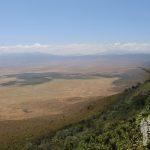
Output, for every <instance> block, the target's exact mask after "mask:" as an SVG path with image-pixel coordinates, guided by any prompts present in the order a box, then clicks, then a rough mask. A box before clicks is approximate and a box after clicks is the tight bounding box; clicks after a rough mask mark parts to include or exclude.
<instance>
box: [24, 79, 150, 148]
mask: <svg viewBox="0 0 150 150" xmlns="http://www.w3.org/2000/svg"><path fill="white" fill-rule="evenodd" d="M115 98H117V99H118V100H119V101H118V103H117V104H115V105H113V106H111V107H109V108H108V109H107V110H106V111H103V112H100V113H98V114H96V115H94V116H93V117H92V118H90V119H87V120H83V121H81V122H80V123H77V124H74V125H70V126H67V127H65V128H64V129H61V130H59V131H57V132H56V133H55V134H54V135H52V136H50V135H47V136H46V137H44V138H41V139H38V140H36V141H33V142H31V143H28V144H27V145H26V146H25V147H24V149H26V150H35V149H37V150H111V149H112V150H116V149H121V150H123V149H124V150H126V149H132V150H142V149H143V150H144V149H145V147H144V146H143V138H142V133H141V129H140V128H141V126H140V124H141V121H142V120H143V119H144V118H147V117H148V116H149V114H150V80H147V81H145V82H144V83H143V84H137V86H133V87H132V88H130V89H127V90H125V91H124V92H123V93H121V94H119V95H117V96H115ZM146 144H147V147H149V146H150V144H149V142H147V143H146Z"/></svg>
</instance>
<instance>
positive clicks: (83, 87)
mask: <svg viewBox="0 0 150 150" xmlns="http://www.w3.org/2000/svg"><path fill="white" fill-rule="evenodd" d="M117 79H118V78H97V79H84V80H80V79H74V80H64V79H63V80H62V79H58V80H53V81H50V82H48V83H44V84H39V85H34V86H8V87H1V88H0V120H18V119H27V118H34V117H40V116H48V115H57V114H62V113H63V112H65V109H66V108H67V107H68V108H69V107H70V105H72V104H76V103H79V102H84V101H85V98H88V97H96V96H101V97H106V96H109V95H112V94H115V93H117V92H118V91H116V90H115V85H113V81H115V80H117Z"/></svg>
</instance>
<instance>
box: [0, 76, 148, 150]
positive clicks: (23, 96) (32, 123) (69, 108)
mask: <svg viewBox="0 0 150 150" xmlns="http://www.w3.org/2000/svg"><path fill="white" fill-rule="evenodd" d="M23 75H24V74H23ZM32 75H33V74H32ZM42 75H43V74H42ZM25 77H26V79H29V80H30V78H28V77H27V76H25ZM123 77H124V78H122V79H125V80H124V81H123V80H122V79H121V76H120V75H109V76H108V75H106V74H104V75H99V74H95V73H94V77H93V76H92V77H91V76H90V77H89V76H88V77H87V76H85V77H84V79H83V77H82V78H81V77H80V76H78V78H75V77H74V76H72V77H71V78H69V80H68V79H66V76H65V77H63V78H61V79H58V78H55V79H53V80H50V81H49V82H46V83H43V84H41V83H40V84H34V85H30V84H31V83H30V82H28V84H26V85H18V84H16V82H18V80H19V82H20V81H21V83H22V81H23V82H25V80H24V79H23V78H22V75H21V77H20V75H19V79H18V78H16V77H14V76H10V79H9V78H7V77H6V76H4V78H1V83H6V82H10V81H14V80H16V82H14V85H4V86H3V85H2V86H1V87H0V93H1V94H0V100H1V105H0V106H1V116H0V117H1V121H0V149H2V150H3V149H4V150H7V149H8V150H9V149H10V150H11V149H12V150H14V149H15V150H17V149H18V150H20V149H23V147H24V146H25V145H28V144H29V146H31V148H32V146H33V145H34V144H32V141H36V140H37V139H42V137H43V139H44V137H45V136H47V135H52V134H53V133H55V131H56V130H58V129H60V128H62V127H64V126H66V125H69V124H73V123H76V122H79V121H81V120H83V119H85V118H88V117H90V116H92V115H94V114H95V113H96V112H102V111H104V110H105V109H107V108H108V107H109V106H110V105H113V104H114V103H116V102H117V101H119V99H118V98H116V97H118V96H119V95H118V94H117V93H118V92H121V91H122V88H118V87H117V86H120V85H122V84H123V83H125V82H126V81H128V82H129V79H130V80H132V78H130V76H129V75H128V74H126V75H124V76H123ZM131 77H132V75H131ZM145 77H147V75H145V76H144V77H143V78H145ZM6 78H7V79H8V80H7V79H6ZM59 78H60V77H59ZM64 78H65V79H64ZM143 78H142V80H143ZM118 79H119V80H118ZM34 82H35V80H34ZM115 82H117V83H115ZM136 82H137V78H136V81H134V84H135V83H136ZM119 83H120V84H119ZM127 84H128V83H127ZM124 87H126V85H125V86H124ZM56 89H57V90H56ZM8 93H9V94H8ZM116 94H117V95H116ZM77 95H78V96H77ZM110 95H114V96H110ZM109 96H110V97H109ZM48 133H49V134H48ZM38 146H39V144H38Z"/></svg>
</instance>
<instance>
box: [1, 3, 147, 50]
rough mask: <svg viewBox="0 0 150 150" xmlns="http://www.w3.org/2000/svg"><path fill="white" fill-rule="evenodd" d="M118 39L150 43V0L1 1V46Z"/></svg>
mask: <svg viewBox="0 0 150 150" xmlns="http://www.w3.org/2000/svg"><path fill="white" fill-rule="evenodd" d="M116 42H117V43H127V44H128V43H133V44H135V42H136V43H138V44H139V43H142V44H143V43H144V44H145V43H146V44H147V43H149V42H150V0H0V45H1V46H7V45H18V44H19V45H32V44H33V45H36V46H37V45H38V44H35V43H40V44H43V45H44V44H58V43H59V44H63V45H64V44H75V43H76V44H77V43H78V44H80V45H81V44H82V43H84V44H85V43H86V44H91V43H92V45H93V44H99V43H114V44H116ZM82 46H83V45H82ZM9 48H10V47H9ZM0 50H1V47H0Z"/></svg>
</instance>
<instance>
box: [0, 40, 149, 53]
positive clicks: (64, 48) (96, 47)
mask: <svg viewBox="0 0 150 150" xmlns="http://www.w3.org/2000/svg"><path fill="white" fill-rule="evenodd" d="M15 52H19V53H24V52H27V53H30V52H42V53H49V54H55V55H85V54H109V53H115V54H116V53H117V54H124V53H133V54H134V53H150V43H119V42H117V43H99V44H87V43H83V44H38V43H35V44H32V45H21V44H19V45H5V46H0V53H15Z"/></svg>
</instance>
